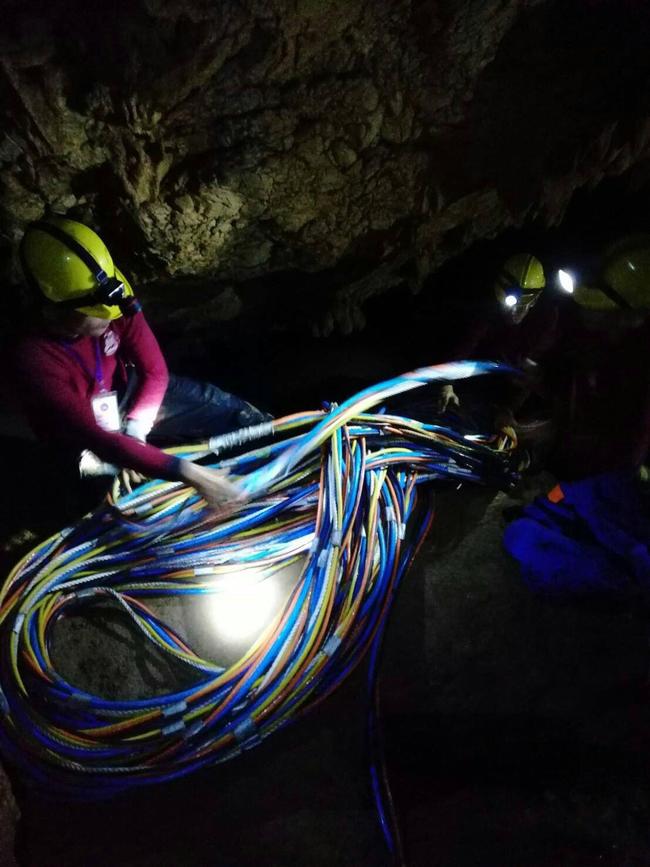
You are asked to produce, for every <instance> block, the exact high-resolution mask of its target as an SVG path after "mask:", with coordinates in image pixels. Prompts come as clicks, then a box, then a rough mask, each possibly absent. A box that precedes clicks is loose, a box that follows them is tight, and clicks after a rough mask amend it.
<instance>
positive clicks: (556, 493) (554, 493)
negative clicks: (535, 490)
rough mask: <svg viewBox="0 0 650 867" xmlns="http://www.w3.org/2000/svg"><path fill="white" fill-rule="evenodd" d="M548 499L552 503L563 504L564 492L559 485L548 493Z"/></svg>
mask: <svg viewBox="0 0 650 867" xmlns="http://www.w3.org/2000/svg"><path fill="white" fill-rule="evenodd" d="M546 499H547V500H550V501H551V503H561V502H562V500H563V499H564V491H563V490H562V488H561V487H560V486H559V485H556V486H555V487H554V488H552V489H551V490H550V491H549V492H548V494H547V495H546Z"/></svg>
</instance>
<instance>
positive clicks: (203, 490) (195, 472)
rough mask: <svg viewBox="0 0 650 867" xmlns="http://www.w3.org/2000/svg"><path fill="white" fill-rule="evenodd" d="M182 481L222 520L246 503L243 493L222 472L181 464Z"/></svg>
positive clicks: (183, 462) (189, 463) (190, 464)
mask: <svg viewBox="0 0 650 867" xmlns="http://www.w3.org/2000/svg"><path fill="white" fill-rule="evenodd" d="M180 475H181V479H182V481H184V482H187V484H188V485H191V486H192V487H193V488H195V489H196V491H197V492H198V493H199V494H200V495H201V496H202V497H203V499H204V500H205V501H206V503H207V504H208V506H209V507H210V509H212V510H213V511H214V512H216V513H217V515H219V516H220V517H222V518H225V517H227V516H228V515H231V514H232V513H233V512H235V511H236V510H237V508H238V507H239V506H240V505H241V504H242V503H244V502H245V500H246V497H245V496H244V493H243V491H242V490H241V489H240V488H239V487H238V486H237V485H236V484H235V483H234V482H233V481H232V480H231V479H230V478H229V476H228V474H227V473H225V472H223V471H222V470H213V469H211V468H210V467H201V466H199V465H198V464H194V463H192V462H191V461H182V462H181V474H180Z"/></svg>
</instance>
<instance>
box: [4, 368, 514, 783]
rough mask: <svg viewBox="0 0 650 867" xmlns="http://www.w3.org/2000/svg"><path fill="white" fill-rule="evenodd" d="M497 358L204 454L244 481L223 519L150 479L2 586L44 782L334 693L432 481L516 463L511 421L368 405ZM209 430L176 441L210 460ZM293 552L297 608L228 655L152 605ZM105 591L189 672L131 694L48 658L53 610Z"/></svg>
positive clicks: (259, 573)
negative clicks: (501, 424)
mask: <svg viewBox="0 0 650 867" xmlns="http://www.w3.org/2000/svg"><path fill="white" fill-rule="evenodd" d="M499 369H501V368H500V366H499V365H496V364H492V363H490V362H460V363H457V364H448V365H439V366H437V367H428V368H423V369H421V370H418V371H415V372H413V373H409V374H405V375H404V376H401V377H396V378H395V379H393V380H390V381H388V382H385V383H381V384H380V385H378V386H375V387H373V388H370V389H366V390H365V391H362V392H360V393H359V394H357V395H355V396H354V397H353V398H351V399H350V400H348V401H346V402H345V403H344V404H342V405H341V406H338V407H337V406H333V407H330V408H329V411H322V412H308V413H302V414H297V415H293V416H288V417H285V418H282V419H279V420H277V421H275V422H274V423H273V428H274V436H275V438H274V440H273V441H272V442H271V443H270V444H265V445H264V444H263V445H261V446H258V447H257V448H253V449H251V450H250V451H247V452H246V453H244V454H241V455H238V456H235V457H231V458H229V459H227V460H223V461H221V462H220V463H218V464H214V463H211V464H210V465H211V466H219V467H222V468H226V469H228V470H229V471H230V473H231V474H232V475H233V476H234V477H237V478H238V481H239V483H240V485H241V486H242V487H243V488H244V489H245V490H246V492H247V494H248V496H249V497H250V499H249V501H248V502H247V503H246V504H245V505H243V506H242V507H241V508H240V509H239V511H238V512H237V514H235V515H233V516H230V517H229V518H227V519H226V520H221V521H219V520H218V519H217V518H215V516H214V515H212V514H211V513H210V512H209V511H208V509H207V507H206V505H205V503H204V502H203V500H202V499H201V498H200V497H199V496H198V495H197V494H196V492H195V491H194V490H193V489H192V488H188V487H186V486H184V485H183V484H181V483H169V482H160V481H150V482H148V483H146V484H145V485H143V486H141V487H139V488H137V489H136V490H135V491H133V492H132V493H124V494H121V493H119V492H118V495H116V497H114V498H113V499H112V500H110V501H109V502H108V503H106V504H104V505H102V506H101V507H100V508H99V509H97V510H96V511H95V512H93V513H92V514H90V515H88V516H86V517H85V518H84V519H83V520H82V521H80V522H79V523H78V524H76V525H75V526H73V527H71V528H68V529H66V530H63V531H61V532H60V533H57V534H56V535H54V536H52V537H51V538H50V539H48V540H46V541H45V542H43V543H42V544H40V545H39V546H38V547H37V548H35V549H34V550H33V551H31V552H30V553H29V554H28V555H27V556H25V557H24V558H23V559H22V560H21V561H20V562H19V563H18V565H17V566H16V567H15V568H14V570H13V571H12V573H11V574H10V576H9V578H8V580H7V581H6V582H5V584H4V586H3V588H2V591H1V592H0V737H1V743H2V746H3V750H4V752H5V754H6V755H7V756H8V757H9V758H10V759H11V760H12V761H14V762H16V763H19V764H20V765H21V766H22V767H23V768H25V769H26V770H27V771H28V772H29V773H30V774H31V775H32V777H34V778H36V780H37V781H40V782H42V783H47V784H48V785H52V784H55V785H58V786H59V787H61V788H63V789H64V790H66V791H68V792H69V793H71V794H73V793H74V792H78V793H79V794H83V795H84V796H86V795H88V794H106V793H107V792H108V793H110V792H113V791H116V790H120V789H123V788H126V787H129V786H140V785H145V784H148V783H153V782H160V781H165V780H170V779H173V778H175V777H179V776H182V775H185V774H188V773H190V772H192V771H194V770H196V769H198V768H201V767H204V766H206V765H210V764H215V763H218V762H222V761H225V760H227V759H230V758H232V757H234V756H236V755H237V754H239V753H240V752H241V751H242V750H246V749H249V748H251V747H253V746H255V745H256V744H258V743H259V742H260V741H261V740H262V739H263V738H266V737H267V736H268V735H270V734H271V733H272V732H274V731H275V730H277V729H279V728H281V727H282V726H284V725H286V724H288V723H289V722H291V721H292V720H294V719H295V718H296V717H297V716H298V715H299V714H300V713H302V712H304V711H305V710H307V709H309V708H312V707H313V706H314V705H315V704H316V703H318V702H320V701H322V700H323V699H324V698H325V697H326V696H327V695H328V694H330V693H331V692H332V690H334V689H335V688H336V687H337V685H338V684H339V683H340V682H341V681H342V680H343V679H344V678H345V677H347V676H348V674H349V673H350V672H351V671H352V670H353V669H354V668H355V666H356V665H357V664H358V663H359V662H360V660H361V659H362V658H363V656H364V654H365V653H366V651H367V650H368V648H369V647H371V646H372V645H373V642H375V641H378V640H379V638H380V636H381V634H382V632H383V629H384V626H385V622H386V617H387V614H388V611H389V609H390V606H391V603H392V601H393V598H394V594H395V591H396V589H397V587H398V585H399V582H400V580H401V578H402V576H403V575H404V573H405V571H406V569H407V568H408V565H409V564H410V562H411V561H412V559H413V557H414V556H415V553H416V551H417V549H418V546H419V545H420V543H421V541H422V540H423V538H424V537H425V535H426V533H427V531H428V529H429V527H430V525H431V522H432V519H433V509H432V497H431V490H432V485H431V484H430V483H431V482H432V481H435V480H440V479H454V480H459V481H463V482H472V483H477V484H487V485H493V486H495V487H499V488H504V487H508V486H509V485H510V484H511V483H512V481H513V480H514V479H515V477H516V473H515V471H514V470H513V468H512V459H511V453H512V449H513V447H514V441H513V440H512V439H511V438H510V437H509V436H508V435H505V434H499V435H497V436H483V435H480V434H476V433H473V434H469V433H467V432H463V431H460V430H452V429H451V428H449V427H444V426H441V425H436V424H427V423H424V422H420V421H415V420H413V419H409V418H404V417H401V416H395V415H390V414H388V413H385V412H383V411H382V412H377V413H369V412H368V410H369V409H370V408H371V407H372V406H374V405H377V404H380V403H382V402H383V401H385V400H386V399H387V398H389V397H391V396H392V395H395V394H398V393H400V392H404V391H408V390H410V389H412V388H417V387H419V386H421V385H425V384H427V383H429V382H434V381H436V380H445V381H449V380H452V379H459V378H464V377H467V376H471V375H475V374H480V373H487V372H491V371H494V370H499ZM265 431H266V428H264V429H263V430H261V433H264V432H265ZM246 438H247V439H250V438H251V432H250V430H249V431H248V432H247V435H246ZM215 448H217V442H216V441H211V442H210V443H204V444H198V445H196V446H192V447H189V448H182V449H180V448H179V449H174V450H172V451H173V452H174V453H175V454H178V455H181V456H183V457H185V458H191V459H197V460H198V459H203V460H206V459H208V460H209V458H210V455H211V454H212V453H213V451H214V449H215ZM213 460H214V458H213ZM291 563H300V573H299V576H298V578H297V580H296V581H295V584H294V586H293V589H292V590H291V592H290V593H289V594H288V597H287V599H286V602H285V604H284V606H283V607H282V608H281V610H280V611H279V612H278V613H277V615H276V616H274V618H273V619H272V621H271V622H270V623H269V624H268V625H267V626H266V627H265V628H264V629H263V631H262V633H261V634H260V635H259V636H258V637H257V639H256V640H255V641H254V642H253V643H252V645H251V646H250V647H249V648H248V649H247V650H246V651H245V652H244V653H243V654H242V656H241V658H239V659H238V660H237V661H236V662H235V663H234V664H232V665H230V666H227V667H224V666H222V665H219V664H218V663H217V662H214V661H212V660H209V659H204V658H202V657H201V656H200V655H199V654H198V653H196V652H195V651H194V650H193V649H192V648H191V647H190V646H189V645H188V643H187V638H186V637H184V636H181V635H179V634H178V633H177V631H175V630H174V629H173V628H172V627H171V626H170V625H169V624H167V623H165V622H164V621H163V619H162V618H161V617H160V616H158V615H157V614H156V613H154V612H153V611H152V610H151V608H150V607H149V606H148V605H147V601H146V600H147V597H162V596H174V595H183V594H195V595H206V594H215V593H220V592H223V590H224V587H225V586H226V585H227V584H228V582H231V583H232V581H233V580H242V581H246V580H248V581H250V580H251V576H252V580H253V581H254V582H257V581H261V582H264V581H269V580H272V578H273V575H274V574H275V573H276V572H277V571H278V570H280V569H282V568H284V567H285V566H287V565H289V564H291ZM98 600H99V601H102V602H103V603H109V604H111V605H114V606H116V607H117V608H118V609H119V610H121V611H122V612H123V614H124V616H126V617H128V618H130V620H131V622H132V624H133V625H134V626H135V627H136V628H137V629H138V630H139V632H140V633H141V635H142V637H143V640H146V641H148V642H151V643H152V645H153V646H154V647H155V648H157V649H158V650H159V651H160V652H162V653H164V654H168V655H169V656H171V657H172V658H173V659H175V660H176V661H177V662H178V663H180V664H181V665H182V666H184V667H186V668H187V670H188V681H190V683H189V685H187V686H186V687H184V688H182V689H177V688H174V689H173V690H169V691H168V692H165V693H163V694H162V695H157V696H155V697H148V698H147V697H144V698H140V699H137V700H128V701H127V700H117V699H115V700H114V699H108V698H105V697H102V696H99V695H93V694H90V693H88V692H86V691H84V690H82V689H80V688H78V687H77V686H76V685H75V684H73V683H70V682H68V681H67V680H66V679H65V678H64V677H63V676H62V675H61V673H60V672H59V671H57V669H56V667H55V665H54V663H53V659H52V652H51V651H52V644H53V634H54V631H55V629H56V624H57V622H59V621H60V620H61V618H64V617H66V615H68V614H71V613H74V614H75V615H79V613H80V611H83V610H84V607H85V606H92V605H94V604H95V603H96V602H97V601H98ZM375 655H376V654H375Z"/></svg>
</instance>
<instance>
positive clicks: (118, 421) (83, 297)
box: [1, 217, 270, 511]
mask: <svg viewBox="0 0 650 867" xmlns="http://www.w3.org/2000/svg"><path fill="white" fill-rule="evenodd" d="M20 254H21V262H22V266H23V270H24V273H25V279H26V281H27V284H28V287H29V293H30V298H31V302H32V309H33V312H34V315H33V316H32V319H31V322H30V324H29V326H28V328H27V329H26V330H25V331H24V332H23V333H22V334H20V335H18V336H17V337H16V339H15V340H14V341H13V342H12V344H11V345H10V346H9V347H8V348H7V350H6V352H5V357H4V359H3V364H2V368H1V370H2V372H3V379H4V381H5V384H6V387H7V390H8V391H9V393H10V396H11V397H12V398H13V401H14V403H15V404H16V406H17V407H18V408H19V409H20V410H21V411H22V413H23V414H24V416H25V417H26V419H27V421H28V423H29V424H30V426H31V428H32V430H33V431H34V433H35V434H36V436H37V437H38V438H39V439H40V440H43V441H48V442H50V443H52V444H53V445H55V446H56V447H58V448H59V449H61V450H62V451H66V450H75V451H76V452H78V453H80V452H87V451H90V453H91V454H92V455H93V456H96V457H97V458H99V459H100V460H101V461H104V462H107V463H108V464H113V465H116V466H117V467H124V468H128V469H131V470H134V471H137V472H139V473H141V474H143V475H145V476H149V477H153V478H162V479H168V480H179V481H184V482H186V483H188V484H190V485H193V486H194V487H195V488H196V489H197V491H199V493H200V494H201V495H202V496H203V497H204V498H205V499H206V500H207V501H208V502H209V503H210V505H211V506H213V507H214V508H216V509H219V510H221V511H225V510H228V509H229V508H231V507H232V505H233V503H234V502H235V501H236V500H237V499H238V498H239V492H238V489H237V487H236V486H235V485H234V484H233V483H232V481H231V480H229V479H228V478H226V476H225V475H224V474H223V473H220V472H217V471H215V470H212V469H209V468H206V467H201V466H198V465H196V464H194V463H191V462H189V461H186V460H179V459H177V458H175V457H173V456H170V455H168V454H166V453H165V452H163V451H161V450H160V449H159V448H157V447H156V446H154V445H151V444H149V442H147V440H148V439H152V440H154V441H155V440H158V441H161V440H166V441H167V442H168V443H169V444H172V443H174V442H180V441H183V440H185V441H187V440H188V439H197V440H198V439H202V438H205V437H209V436H214V435H218V434H220V433H225V432H228V431H231V430H235V429H238V428H240V427H247V426H250V425H254V424H258V423H263V422H267V421H269V419H270V416H268V415H266V414H265V413H263V412H261V411H259V410H257V409H256V408H255V407H253V406H252V405H251V404H250V403H248V402H247V401H244V400H242V399H240V398H238V397H236V396H234V395H232V394H228V393H227V392H224V391H221V390H220V389H218V388H216V386H212V385H209V384H206V383H197V382H194V381H192V380H188V379H186V378H183V377H174V376H171V377H170V375H169V373H168V371H167V365H166V363H165V360H164V358H163V356H162V353H161V351H160V348H159V346H158V343H157V341H156V338H155V337H154V335H153V333H152V331H151V329H150V328H149V325H148V324H147V321H146V319H145V318H144V315H143V313H142V311H141V310H140V305H139V304H138V302H137V300H136V299H135V296H134V293H133V290H132V289H131V287H130V285H129V283H128V281H127V280H126V278H125V277H124V275H123V274H122V273H121V271H120V270H119V268H117V266H116V265H115V263H114V262H113V260H112V257H111V255H110V253H109V251H108V249H107V248H106V246H105V244H104V243H103V241H102V240H101V238H99V236H98V235H97V234H96V233H95V232H94V231H92V229H89V228H88V227H87V226H84V225H83V224H81V223H78V222H76V221H74V220H69V219H67V218H64V217H52V218H49V219H47V220H41V221H38V222H36V223H33V224H31V225H30V226H28V227H27V230H26V232H25V235H24V237H23V240H22V244H21V249H20Z"/></svg>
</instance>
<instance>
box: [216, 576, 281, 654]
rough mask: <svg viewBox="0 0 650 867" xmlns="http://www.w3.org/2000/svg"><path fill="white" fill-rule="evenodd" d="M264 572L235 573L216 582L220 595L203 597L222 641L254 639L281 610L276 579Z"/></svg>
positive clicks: (237, 641) (236, 641) (233, 641)
mask: <svg viewBox="0 0 650 867" xmlns="http://www.w3.org/2000/svg"><path fill="white" fill-rule="evenodd" d="M261 578H262V572H261V570H258V569H246V570H243V571H242V572H233V573H232V574H231V575H228V576H226V577H224V578H221V579H219V580H218V582H217V583H216V585H215V586H216V587H218V588H219V590H220V592H218V593H215V594H210V595H209V596H206V597H204V598H205V602H206V609H207V613H208V617H209V619H210V621H211V623H212V625H213V627H214V630H215V632H216V634H217V636H218V638H219V639H221V640H223V641H225V642H229V643H237V644H239V643H240V642H244V641H249V640H251V641H253V640H255V639H256V638H257V637H258V636H259V635H260V633H261V632H262V630H263V629H264V627H265V626H267V625H268V623H270V621H271V619H272V617H273V615H274V614H275V613H276V611H277V609H278V603H279V601H280V594H279V592H278V587H277V584H276V582H275V581H274V579H273V577H271V578H266V579H265V580H260V579H261Z"/></svg>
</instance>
